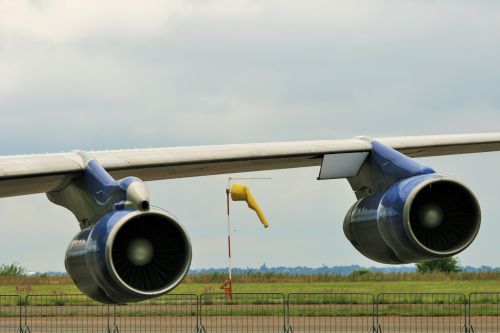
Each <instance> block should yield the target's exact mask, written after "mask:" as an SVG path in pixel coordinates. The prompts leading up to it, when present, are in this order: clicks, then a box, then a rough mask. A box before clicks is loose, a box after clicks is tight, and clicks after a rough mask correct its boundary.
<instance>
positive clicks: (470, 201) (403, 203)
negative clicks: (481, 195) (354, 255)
mask: <svg viewBox="0 0 500 333" xmlns="http://www.w3.org/2000/svg"><path fill="white" fill-rule="evenodd" d="M480 220H481V213H480V208H479V204H478V202H477V200H476V198H475V196H474V194H473V193H472V192H471V191H470V190H469V189H468V188H467V187H466V186H465V185H463V184H462V183H460V182H458V181H457V180H455V179H453V178H450V177H447V176H441V175H437V174H431V175H420V176H415V177H411V178H407V179H404V180H402V181H400V182H398V183H396V184H394V185H392V186H391V187H390V188H389V189H387V190H386V191H385V192H384V193H379V194H374V195H370V196H367V197H365V198H363V199H361V200H359V201H358V202H356V203H355V204H354V205H353V206H352V207H351V209H350V210H349V212H348V213H347V216H346V218H345V220H344V233H345V235H346V237H347V238H348V239H349V241H350V242H351V243H352V244H353V245H354V246H355V247H356V248H357V249H358V251H360V252H361V253H362V254H363V255H365V256H367V257H368V258H371V259H373V260H375V261H378V262H382V263H390V264H401V263H411V262H421V261H426V260H432V259H437V258H442V257H449V256H453V255H456V254H457V253H460V252H461V251H463V250H464V249H465V248H467V247H468V246H469V245H470V244H471V243H472V241H473V240H474V238H475V237H476V235H477V233H478V231H479V226H480V224H481V222H480Z"/></svg>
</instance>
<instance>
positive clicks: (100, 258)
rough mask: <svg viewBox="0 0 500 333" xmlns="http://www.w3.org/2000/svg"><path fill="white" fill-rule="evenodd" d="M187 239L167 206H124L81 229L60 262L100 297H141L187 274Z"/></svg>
mask: <svg viewBox="0 0 500 333" xmlns="http://www.w3.org/2000/svg"><path fill="white" fill-rule="evenodd" d="M190 263H191V243H190V241H189V237H188V235H187V233H186V232H185V230H184V228H183V227H182V225H181V224H180V223H179V221H177V219H176V218H175V217H174V216H172V215H171V214H169V213H168V212H166V211H163V210H161V209H158V208H153V207H151V208H150V209H149V210H147V211H140V210H133V209H124V210H119V211H114V212H111V213H109V214H107V215H105V216H104V217H102V218H101V219H100V220H99V222H97V224H96V225H94V226H91V227H88V228H85V229H83V230H82V231H80V232H79V233H78V234H77V235H76V236H75V237H74V239H73V240H72V241H71V243H70V244H69V246H68V249H67V251H66V259H65V266H66V270H67V271H68V273H69V275H70V276H71V278H72V279H73V281H74V282H75V283H76V285H77V286H78V288H79V289H80V290H81V291H82V292H84V293H85V294H86V295H87V296H89V297H91V298H93V299H94V300H97V301H100V302H104V303H126V302H136V301H141V300H145V299H148V298H151V297H156V296H159V295H162V294H164V293H167V292H168V291H170V290H172V289H173V288H175V287H176V286H177V285H178V284H179V283H180V282H181V280H182V279H183V277H184V276H185V275H186V274H187V272H188V270H189V266H190Z"/></svg>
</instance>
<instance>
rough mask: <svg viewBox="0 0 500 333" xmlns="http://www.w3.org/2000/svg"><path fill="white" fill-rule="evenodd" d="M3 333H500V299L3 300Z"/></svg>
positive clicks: (446, 295)
mask: <svg viewBox="0 0 500 333" xmlns="http://www.w3.org/2000/svg"><path fill="white" fill-rule="evenodd" d="M4 332H5V333H7V332H10V333H14V332H18V333H38V332H40V333H48V332H51V333H58V332H61V333H62V332H65V333H67V332H68V333H77V332H86V333H90V332H91V333H98V332H99V333H102V332H105V333H120V332H121V333H129V332H130V333H131V332H153V333H160V332H172V333H229V332H252V333H253V332H255V333H257V332H259V333H260V332H263V333H271V332H276V333H278V332H279V333H302V332H318V333H323V332H344V333H347V332H364V333H366V332H372V333H382V332H409V333H413V332H428V333H431V332H436V333H440V332H464V333H479V332H488V333H492V332H497V333H500V293H498V292H496V293H472V294H470V295H469V296H468V297H466V296H464V295H463V294H455V293H381V294H378V295H373V294H369V293H291V294H288V295H285V294H280V293H233V294H232V296H228V295H225V294H202V295H200V296H198V295H194V294H168V295H165V296H162V297H159V298H155V299H153V300H149V301H146V302H140V303H134V304H127V305H105V304H100V303H96V302H94V301H92V300H90V299H89V298H87V297H85V296H83V295H76V294H75V295H69V294H64V295H29V296H26V297H19V296H17V295H0V333H4Z"/></svg>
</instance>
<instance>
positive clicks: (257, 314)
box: [200, 293, 286, 333]
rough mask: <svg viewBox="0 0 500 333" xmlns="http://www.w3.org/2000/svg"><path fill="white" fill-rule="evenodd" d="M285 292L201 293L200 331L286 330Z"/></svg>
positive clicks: (273, 331) (269, 331)
mask: <svg viewBox="0 0 500 333" xmlns="http://www.w3.org/2000/svg"><path fill="white" fill-rule="evenodd" d="M285 307H286V304H285V295H284V294H279V293H232V294H229V295H228V294H202V295H201V296H200V321H201V326H200V328H201V330H202V331H203V332H206V333H215V332H217V333H230V332H259V333H260V332H262V333H271V332H272V333H275V332H284V331H285V330H286V326H285V324H286V322H285V312H286V310H285V309H286V308H285Z"/></svg>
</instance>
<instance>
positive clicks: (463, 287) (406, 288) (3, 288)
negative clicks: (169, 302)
mask: <svg viewBox="0 0 500 333" xmlns="http://www.w3.org/2000/svg"><path fill="white" fill-rule="evenodd" d="M221 284H222V281H221V283H182V284H181V285H179V286H178V287H177V288H176V289H175V290H174V293H176V294H178V293H181V294H182V293H186V294H202V293H205V292H207V291H209V292H223V290H221V289H219V286H220V285H221ZM488 291H493V292H495V291H496V292H498V291H500V279H497V280H472V281H366V282H347V281H342V282H310V283H307V282H306V283H304V282H285V283H265V282H262V283H238V280H237V279H235V281H234V282H233V292H235V293H240V292H241V293H248V292H266V293H294V292H319V293H324V292H360V293H372V294H378V293H386V292H402V293H408V292H431V293H461V294H465V295H468V294H469V293H472V292H488ZM60 293H65V294H79V293H80V291H79V290H78V288H77V287H76V286H75V285H74V284H58V285H53V284H48V285H47V284H40V285H32V294H60ZM7 294H16V285H15V284H3V285H0V295H7Z"/></svg>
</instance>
